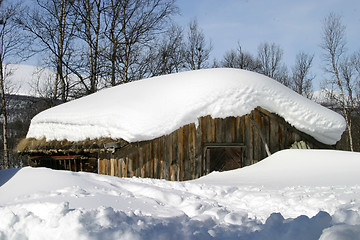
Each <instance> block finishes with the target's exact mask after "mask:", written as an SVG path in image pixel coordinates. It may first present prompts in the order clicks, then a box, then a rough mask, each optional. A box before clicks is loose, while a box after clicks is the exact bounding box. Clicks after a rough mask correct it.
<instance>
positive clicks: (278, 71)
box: [258, 43, 290, 86]
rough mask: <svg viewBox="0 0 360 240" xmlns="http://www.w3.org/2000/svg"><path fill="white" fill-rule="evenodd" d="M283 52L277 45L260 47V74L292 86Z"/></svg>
mask: <svg viewBox="0 0 360 240" xmlns="http://www.w3.org/2000/svg"><path fill="white" fill-rule="evenodd" d="M282 57H283V50H282V49H281V48H280V46H278V45H276V44H275V43H271V44H269V43H262V44H260V45H259V47H258V63H259V70H258V72H259V73H262V74H264V75H266V76H268V77H270V78H273V79H275V80H277V81H278V82H280V83H282V84H284V85H285V86H290V81H289V77H288V72H287V68H286V66H285V65H284V64H282V62H281V60H282Z"/></svg>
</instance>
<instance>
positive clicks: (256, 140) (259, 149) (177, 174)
mask: <svg viewBox="0 0 360 240" xmlns="http://www.w3.org/2000/svg"><path fill="white" fill-rule="evenodd" d="M254 121H255V122H256V123H257V125H258V126H259V128H260V131H261V132H262V134H263V136H264V137H265V139H264V141H265V142H266V143H267V144H268V146H269V149H270V152H271V153H274V152H276V151H279V150H281V149H287V148H289V147H290V146H291V144H292V143H294V142H295V141H299V140H301V139H304V136H305V138H306V140H307V141H308V142H309V141H310V143H311V141H314V139H312V138H311V137H309V136H308V135H306V134H305V135H304V134H302V133H301V132H299V131H297V130H296V129H295V128H293V127H292V126H290V125H289V124H288V123H286V122H285V121H284V120H283V119H282V118H280V117H278V116H276V115H274V114H271V113H269V112H267V111H265V110H263V109H261V108H257V109H255V110H254V111H252V112H251V113H250V114H248V115H245V116H242V117H228V118H225V119H219V118H216V119H213V118H211V117H210V116H205V117H201V118H199V122H198V126H195V124H193V123H192V124H188V125H186V126H183V127H181V128H180V129H178V130H176V131H174V132H173V133H171V134H169V135H166V136H162V137H160V138H156V139H154V140H151V141H146V142H138V143H133V144H131V145H132V146H131V147H130V148H129V149H130V150H129V149H119V150H117V151H116V152H115V153H101V154H100V155H99V161H98V169H99V173H101V174H108V175H113V176H119V177H133V176H137V177H149V178H159V179H167V180H172V181H183V180H189V179H195V178H199V177H200V176H203V175H205V174H207V173H208V171H209V170H208V169H209V166H210V164H209V163H207V162H206V160H205V156H204V145H205V144H206V143H242V144H244V145H245V147H246V151H245V158H244V159H243V162H242V166H247V165H251V164H254V163H256V162H258V161H260V160H261V159H264V158H265V157H267V153H266V150H265V146H264V144H263V140H262V139H261V135H260V134H259V129H258V128H257V127H255V126H254ZM310 145H311V146H312V147H314V146H316V141H315V144H310Z"/></svg>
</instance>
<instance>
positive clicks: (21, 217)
mask: <svg viewBox="0 0 360 240" xmlns="http://www.w3.org/2000/svg"><path fill="white" fill-rule="evenodd" d="M0 239H67V240H70V239H253V240H254V239H308V240H309V239H310V240H311V239H327V240H332V239H345V240H347V239H349V240H350V239H351V240H354V239H360V154H359V153H349V152H340V151H330V150H285V151H280V152H277V153H275V154H273V155H272V156H271V157H269V158H267V159H264V160H263V161H261V162H259V163H257V164H255V165H252V166H249V167H245V168H242V169H237V170H232V171H228V172H222V173H218V172H214V173H211V174H210V175H208V176H205V177H203V178H200V179H197V180H192V181H187V182H169V181H164V180H155V179H141V178H117V177H111V176H104V175H97V174H90V173H74V172H67V171H54V170H50V169H46V168H30V167H26V168H23V169H10V170H2V171H0Z"/></svg>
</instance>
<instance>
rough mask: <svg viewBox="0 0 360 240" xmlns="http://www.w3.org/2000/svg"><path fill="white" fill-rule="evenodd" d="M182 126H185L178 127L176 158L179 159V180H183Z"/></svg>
mask: <svg viewBox="0 0 360 240" xmlns="http://www.w3.org/2000/svg"><path fill="white" fill-rule="evenodd" d="M184 128H186V126H184V127H182V128H180V129H179V131H178V132H179V134H178V145H179V146H178V160H179V180H180V181H183V180H184V174H185V173H184V151H186V148H185V144H184Z"/></svg>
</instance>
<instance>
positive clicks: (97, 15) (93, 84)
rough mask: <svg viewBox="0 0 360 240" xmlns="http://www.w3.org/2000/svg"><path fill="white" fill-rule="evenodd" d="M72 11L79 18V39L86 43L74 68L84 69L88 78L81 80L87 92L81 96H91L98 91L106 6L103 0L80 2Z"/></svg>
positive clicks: (83, 0) (75, 4) (76, 3)
mask: <svg viewBox="0 0 360 240" xmlns="http://www.w3.org/2000/svg"><path fill="white" fill-rule="evenodd" d="M71 6H72V10H73V11H74V12H75V13H76V15H77V16H78V19H77V20H78V21H77V22H76V23H75V24H76V26H77V33H76V34H77V37H78V39H81V40H82V41H83V43H84V45H83V47H84V49H83V51H82V52H81V54H80V56H81V57H80V59H79V60H77V62H76V63H74V66H73V68H74V67H75V68H78V69H82V73H83V74H86V75H87V76H86V78H80V84H81V85H82V87H83V89H84V90H85V92H84V93H80V94H91V93H94V92H96V91H97V90H98V83H99V75H100V66H99V64H98V63H99V62H98V60H99V57H100V47H99V41H100V40H101V38H102V29H101V26H102V20H101V18H102V13H103V11H104V5H103V2H102V1H101V0H78V1H74V2H73V3H72V4H71Z"/></svg>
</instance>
